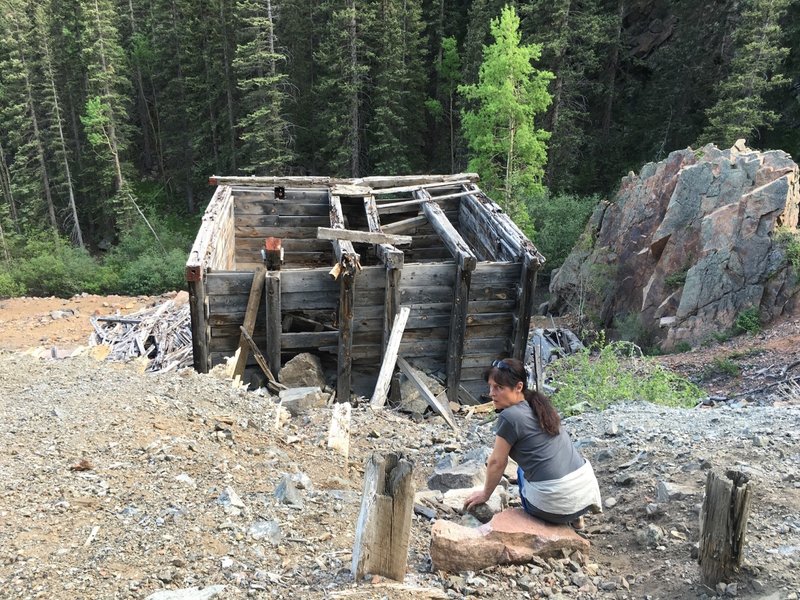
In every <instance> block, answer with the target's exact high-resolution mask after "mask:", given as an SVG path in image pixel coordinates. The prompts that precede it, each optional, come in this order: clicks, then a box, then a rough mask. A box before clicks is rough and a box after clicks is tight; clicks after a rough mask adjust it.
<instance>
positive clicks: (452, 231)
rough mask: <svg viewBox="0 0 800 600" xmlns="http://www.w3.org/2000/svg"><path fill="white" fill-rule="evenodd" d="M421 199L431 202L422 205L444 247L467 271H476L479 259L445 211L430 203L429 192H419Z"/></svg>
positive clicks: (434, 203)
mask: <svg viewBox="0 0 800 600" xmlns="http://www.w3.org/2000/svg"><path fill="white" fill-rule="evenodd" d="M417 194H418V197H419V198H423V199H426V200H429V202H425V203H423V204H422V210H423V211H424V212H425V215H426V216H427V217H428V220H429V221H430V222H431V225H433V228H434V230H435V231H436V233H438V234H439V236H440V237H441V238H442V241H443V242H444V245H445V246H446V247H447V249H448V250H449V251H450V254H452V255H453V258H455V259H456V260H458V261H459V264H461V265H463V266H464V268H465V269H467V270H469V271H474V270H475V266H476V265H477V263H478V259H477V257H476V256H475V255H474V254H473V253H472V250H471V249H470V247H469V244H467V242H465V241H464V238H462V237H461V235H460V234H459V233H458V231H456V228H455V227H453V224H452V223H451V222H450V220H449V219H448V218H447V216H446V215H445V214H444V211H442V209H441V208H440V207H439V205H438V204H436V202H430V199H431V197H430V195H429V194H428V192H427V191H425V190H421V191H420V192H417Z"/></svg>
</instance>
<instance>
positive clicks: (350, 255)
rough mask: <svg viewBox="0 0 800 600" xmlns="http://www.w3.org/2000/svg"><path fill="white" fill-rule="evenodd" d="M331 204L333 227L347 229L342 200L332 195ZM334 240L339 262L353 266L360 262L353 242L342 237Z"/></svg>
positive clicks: (334, 251) (335, 252) (334, 248)
mask: <svg viewBox="0 0 800 600" xmlns="http://www.w3.org/2000/svg"><path fill="white" fill-rule="evenodd" d="M330 206H331V212H330V219H331V228H332V229H345V224H344V211H343V210H342V201H341V199H340V198H339V196H335V195H331V197H330ZM314 237H316V236H314ZM332 242H333V253H334V254H335V255H336V261H337V262H338V263H340V264H342V265H345V264H346V265H352V266H353V267H355V266H356V264H358V259H359V256H358V254H356V251H355V249H354V248H353V242H351V241H349V240H341V239H334V240H332Z"/></svg>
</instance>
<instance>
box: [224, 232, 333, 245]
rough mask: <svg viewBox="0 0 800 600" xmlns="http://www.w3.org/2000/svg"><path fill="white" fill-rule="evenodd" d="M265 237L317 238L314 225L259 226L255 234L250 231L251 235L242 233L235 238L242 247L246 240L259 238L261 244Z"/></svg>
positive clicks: (289, 238) (283, 238)
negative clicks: (242, 234)
mask: <svg viewBox="0 0 800 600" xmlns="http://www.w3.org/2000/svg"><path fill="white" fill-rule="evenodd" d="M266 237H277V238H281V239H282V240H285V239H288V240H297V239H301V240H315V239H317V228H316V227H259V228H258V232H257V235H256V234H255V233H252V234H251V235H244V236H238V237H237V238H236V241H237V244H239V247H243V245H244V244H245V243H247V242H246V240H249V239H252V238H255V239H258V238H261V241H262V244H263V238H266Z"/></svg>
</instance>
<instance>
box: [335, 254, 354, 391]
mask: <svg viewBox="0 0 800 600" xmlns="http://www.w3.org/2000/svg"><path fill="white" fill-rule="evenodd" d="M354 302H355V269H353V270H348V271H344V272H343V273H342V275H341V276H340V277H339V355H338V360H337V362H338V365H337V374H336V401H337V402H350V376H351V373H352V370H353V304H354Z"/></svg>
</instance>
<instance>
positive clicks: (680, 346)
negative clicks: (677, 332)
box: [673, 340, 692, 354]
mask: <svg viewBox="0 0 800 600" xmlns="http://www.w3.org/2000/svg"><path fill="white" fill-rule="evenodd" d="M691 349H692V345H691V344H690V343H689V342H687V341H686V340H683V341H680V342H678V343H677V344H675V348H674V349H673V352H675V353H676V354H680V353H681V352H689V350H691Z"/></svg>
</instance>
